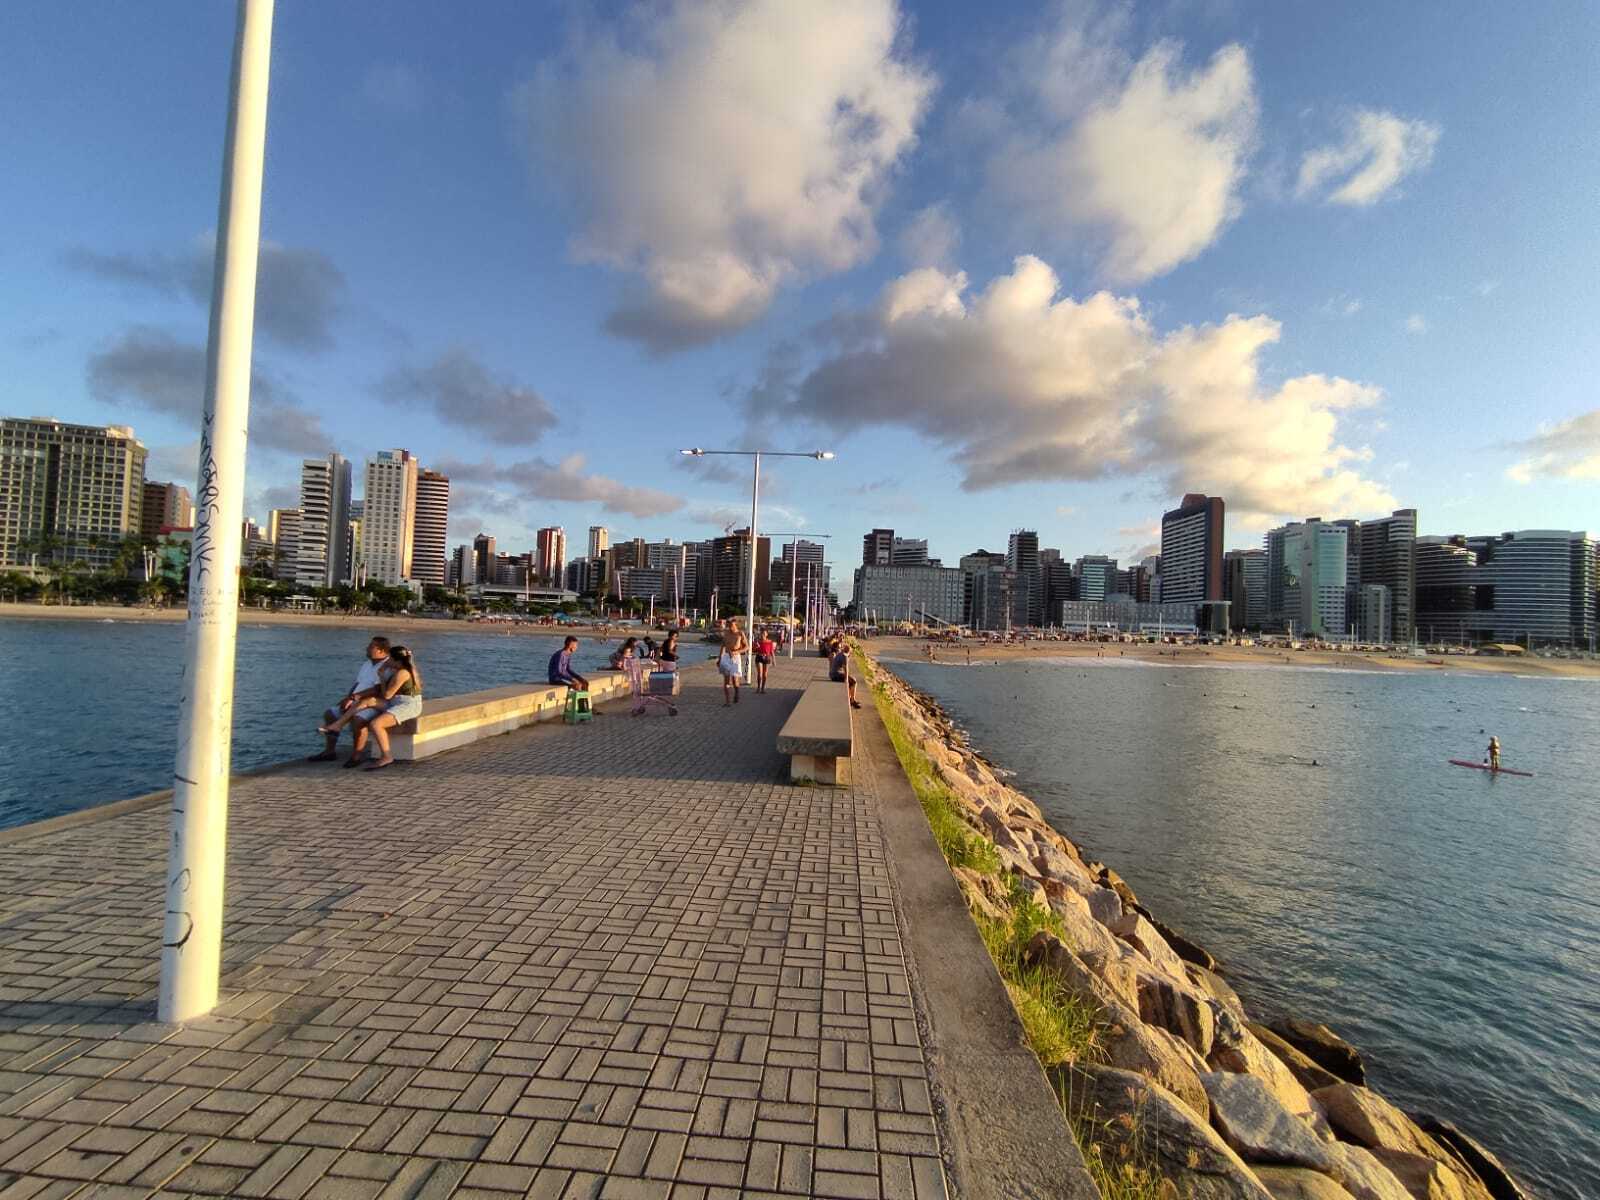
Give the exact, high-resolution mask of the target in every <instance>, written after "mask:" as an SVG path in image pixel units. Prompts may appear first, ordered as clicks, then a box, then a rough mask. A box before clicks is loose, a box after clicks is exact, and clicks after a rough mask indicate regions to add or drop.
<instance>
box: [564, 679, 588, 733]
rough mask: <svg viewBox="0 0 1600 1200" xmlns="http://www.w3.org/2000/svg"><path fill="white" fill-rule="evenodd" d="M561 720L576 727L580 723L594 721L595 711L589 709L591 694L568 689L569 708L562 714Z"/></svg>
mask: <svg viewBox="0 0 1600 1200" xmlns="http://www.w3.org/2000/svg"><path fill="white" fill-rule="evenodd" d="M561 719H562V720H564V721H565V722H566V723H567V724H568V725H576V724H577V723H578V722H579V721H592V720H594V709H592V708H590V707H589V693H588V692H587V691H579V690H578V689H576V688H568V689H567V707H566V709H565V710H564V711H563V712H562V714H561Z"/></svg>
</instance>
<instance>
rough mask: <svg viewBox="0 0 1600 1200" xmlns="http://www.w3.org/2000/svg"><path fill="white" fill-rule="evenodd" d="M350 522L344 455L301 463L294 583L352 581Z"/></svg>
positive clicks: (324, 584) (330, 584)
mask: <svg viewBox="0 0 1600 1200" xmlns="http://www.w3.org/2000/svg"><path fill="white" fill-rule="evenodd" d="M349 523H350V462H349V460H348V459H346V458H345V457H344V456H343V455H342V454H330V455H328V457H327V458H308V459H306V460H305V461H304V462H302V463H301V464H300V537H299V544H298V547H297V551H296V554H295V571H294V581H295V584H296V585H297V586H299V587H337V586H338V585H339V584H341V583H348V582H349V580H350V560H349V550H348V547H347V544H346V530H347V528H348V526H349Z"/></svg>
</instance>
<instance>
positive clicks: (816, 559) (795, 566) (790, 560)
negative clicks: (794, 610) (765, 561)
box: [772, 538, 828, 607]
mask: <svg viewBox="0 0 1600 1200" xmlns="http://www.w3.org/2000/svg"><path fill="white" fill-rule="evenodd" d="M825 558H826V555H825V552H824V550H823V548H822V543H821V542H810V541H807V540H805V539H804V538H799V539H796V540H794V541H788V542H784V543H783V546H782V548H781V550H780V551H779V555H778V559H777V561H775V562H774V563H773V564H772V588H773V591H775V592H786V593H787V592H791V591H792V592H793V593H794V595H795V596H796V597H797V599H796V606H797V607H798V606H799V605H800V604H801V603H803V597H804V593H805V589H806V587H807V585H808V584H809V586H811V587H812V588H820V589H821V590H823V591H827V590H828V567H827V563H826V561H825Z"/></svg>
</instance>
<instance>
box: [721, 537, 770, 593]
mask: <svg viewBox="0 0 1600 1200" xmlns="http://www.w3.org/2000/svg"><path fill="white" fill-rule="evenodd" d="M711 555H712V567H711V569H712V573H713V580H714V582H715V586H716V589H717V596H718V599H719V601H720V604H719V607H720V608H721V609H722V610H723V612H724V613H728V612H733V613H743V612H744V611H745V593H746V592H747V591H748V590H749V587H750V530H749V529H735V530H734V531H733V533H731V534H730V535H729V536H727V537H719V538H713V539H712V543H711ZM771 555H772V543H771V540H770V539H768V538H757V539H756V546H755V556H756V608H757V609H761V608H765V607H766V606H767V605H768V604H770V603H771V601H772V562H771Z"/></svg>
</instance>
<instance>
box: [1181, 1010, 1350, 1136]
mask: <svg viewBox="0 0 1600 1200" xmlns="http://www.w3.org/2000/svg"><path fill="white" fill-rule="evenodd" d="M1223 1011H1224V1013H1226V1010H1223ZM1206 1061H1207V1062H1209V1063H1210V1064H1211V1065H1212V1066H1213V1067H1215V1068H1217V1069H1218V1070H1222V1071H1233V1072H1234V1073H1236V1074H1239V1075H1254V1076H1255V1077H1256V1078H1257V1079H1259V1080H1261V1082H1262V1083H1264V1084H1266V1085H1267V1090H1268V1091H1270V1092H1271V1093H1272V1094H1273V1095H1274V1096H1276V1097H1277V1100H1278V1103H1279V1104H1281V1105H1283V1106H1284V1107H1285V1108H1286V1109H1288V1110H1289V1111H1290V1112H1291V1113H1293V1114H1294V1115H1295V1116H1297V1117H1299V1118H1300V1119H1301V1120H1302V1121H1307V1122H1309V1123H1310V1124H1311V1126H1312V1128H1314V1129H1316V1130H1317V1131H1318V1132H1319V1133H1320V1132H1321V1131H1322V1130H1323V1129H1325V1128H1326V1127H1327V1119H1326V1117H1325V1116H1324V1115H1323V1112H1322V1106H1321V1105H1320V1104H1318V1103H1317V1102H1316V1101H1315V1100H1313V1099H1312V1098H1311V1093H1310V1092H1308V1091H1306V1089H1305V1088H1303V1087H1301V1086H1300V1081H1299V1080H1298V1079H1296V1078H1295V1077H1294V1074H1293V1073H1292V1072H1291V1071H1290V1070H1289V1068H1288V1067H1286V1066H1284V1065H1283V1063H1282V1062H1280V1061H1279V1059H1278V1056H1277V1055H1275V1054H1273V1053H1272V1051H1270V1050H1268V1049H1267V1048H1266V1047H1265V1046H1263V1045H1262V1044H1261V1042H1260V1041H1259V1039H1257V1037H1256V1036H1255V1034H1253V1033H1251V1032H1250V1031H1249V1030H1248V1029H1246V1028H1245V1027H1244V1026H1242V1025H1240V1024H1239V1023H1238V1022H1236V1021H1234V1020H1233V1018H1232V1015H1231V1014H1227V1015H1226V1016H1222V1017H1219V1019H1218V1020H1217V1031H1216V1037H1215V1039H1214V1040H1213V1042H1212V1044H1211V1053H1210V1054H1209V1055H1208V1056H1207V1058H1206Z"/></svg>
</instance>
